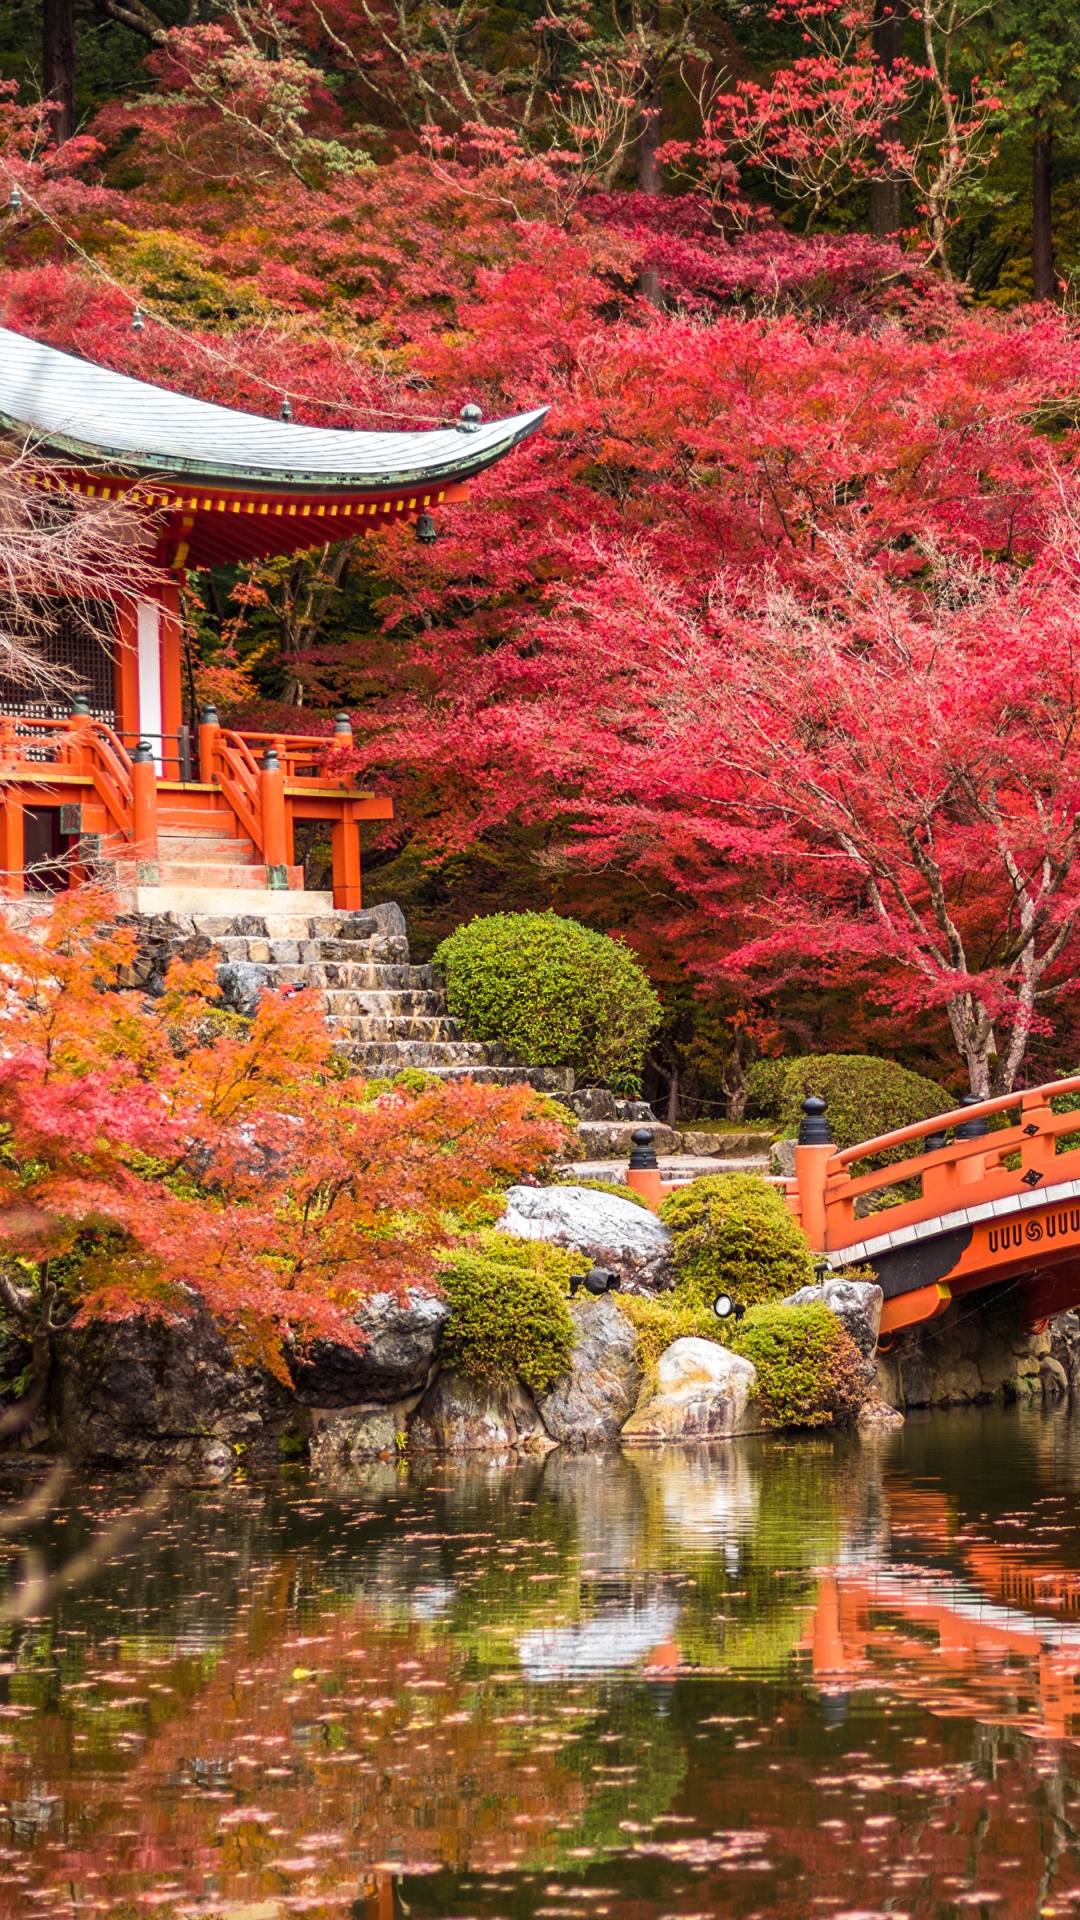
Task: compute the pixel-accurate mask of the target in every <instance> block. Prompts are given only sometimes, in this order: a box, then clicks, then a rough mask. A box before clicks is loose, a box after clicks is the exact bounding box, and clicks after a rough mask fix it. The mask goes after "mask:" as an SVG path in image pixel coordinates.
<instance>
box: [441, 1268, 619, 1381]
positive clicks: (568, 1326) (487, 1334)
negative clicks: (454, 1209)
mask: <svg viewBox="0 0 1080 1920" xmlns="http://www.w3.org/2000/svg"><path fill="white" fill-rule="evenodd" d="M588 1266H589V1262H588V1260H587V1259H586V1258H585V1256H584V1255H582V1254H578V1253H566V1252H564V1251H563V1249H562V1248H561V1247H552V1246H548V1245H547V1243H546V1242H545V1241H543V1240H515V1239H513V1238H512V1237H511V1236H510V1235H509V1234H505V1233H496V1232H494V1231H490V1232H487V1233H480V1234H477V1235H476V1236H475V1238H474V1239H473V1240H472V1241H471V1242H470V1244H469V1245H468V1246H465V1247H460V1248H458V1249H456V1250H455V1252H454V1253H453V1254H452V1256H451V1258H450V1261H449V1263H448V1265H447V1266H446V1267H445V1268H444V1270H443V1272H442V1274H441V1275H440V1285H441V1289H442V1293H443V1296H444V1298H445V1300H446V1302H447V1305H448V1306H449V1308H450V1319H449V1321H448V1323H447V1328H446V1337H445V1342H444V1349H443V1351H444V1357H445V1358H446V1359H448V1360H449V1361H450V1362H451V1364H452V1365H454V1366H458V1367H461V1368H462V1370H463V1371H464V1372H465V1373H467V1374H470V1375H471V1376H472V1378H473V1379H474V1380H480V1381H482V1382H483V1383H484V1385H485V1386H489V1387H507V1386H509V1385H510V1383H511V1382H512V1381H513V1380H514V1379H518V1380H523V1381H524V1382H525V1385H526V1386H527V1387H529V1388H531V1389H532V1391H533V1392H534V1393H537V1392H543V1391H544V1389H545V1388H547V1387H550V1385H551V1383H552V1381H553V1380H557V1379H558V1377H559V1375H560V1374H561V1373H565V1372H566V1371H567V1370H568V1368H569V1365H570V1354H571V1350H572V1348H573V1345H574V1323H573V1320H572V1319H571V1317H570V1305H569V1300H568V1297H567V1295H568V1289H569V1283H570V1279H571V1276H572V1275H573V1274H575V1273H584V1272H586V1271H587V1269H588Z"/></svg>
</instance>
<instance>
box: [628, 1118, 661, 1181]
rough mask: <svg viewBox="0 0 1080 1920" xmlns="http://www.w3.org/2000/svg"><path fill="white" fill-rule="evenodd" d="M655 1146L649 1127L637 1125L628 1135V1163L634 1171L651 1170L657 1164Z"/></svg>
mask: <svg viewBox="0 0 1080 1920" xmlns="http://www.w3.org/2000/svg"><path fill="white" fill-rule="evenodd" d="M657 1164H658V1163H657V1158H656V1148H655V1147H654V1146H653V1135H652V1128H651V1127H638V1128H637V1130H636V1132H634V1133H632V1134H631V1135H630V1165H631V1167H632V1168H633V1169H634V1171H635V1172H643V1171H646V1170H652V1169H653V1168H655V1167H656V1166H657Z"/></svg>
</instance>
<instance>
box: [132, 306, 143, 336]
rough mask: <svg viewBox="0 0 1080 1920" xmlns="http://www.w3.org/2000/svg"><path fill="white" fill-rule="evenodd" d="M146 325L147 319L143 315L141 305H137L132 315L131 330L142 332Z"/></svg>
mask: <svg viewBox="0 0 1080 1920" xmlns="http://www.w3.org/2000/svg"><path fill="white" fill-rule="evenodd" d="M145 326H146V321H145V320H144V319H143V317H142V309H141V308H140V307H136V309H135V311H134V313H133V314H132V316H131V331H132V333H142V331H143V329H144V328H145Z"/></svg>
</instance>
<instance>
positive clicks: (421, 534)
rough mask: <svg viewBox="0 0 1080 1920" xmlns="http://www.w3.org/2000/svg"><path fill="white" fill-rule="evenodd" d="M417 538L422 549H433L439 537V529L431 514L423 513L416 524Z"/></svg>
mask: <svg viewBox="0 0 1080 1920" xmlns="http://www.w3.org/2000/svg"><path fill="white" fill-rule="evenodd" d="M416 537H417V539H418V540H419V542H420V545H421V546H422V547H433V546H434V545H435V542H436V540H437V539H438V537H439V529H438V528H437V526H436V525H435V522H434V520H433V519H432V517H431V515H430V513H422V514H420V516H419V517H418V519H417V522H416Z"/></svg>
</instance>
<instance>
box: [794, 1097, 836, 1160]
mask: <svg viewBox="0 0 1080 1920" xmlns="http://www.w3.org/2000/svg"><path fill="white" fill-rule="evenodd" d="M827 1105H828V1102H827V1101H825V1100H823V1099H822V1098H821V1096H820V1094H817V1093H810V1094H807V1096H806V1099H805V1100H804V1101H803V1103H802V1115H803V1117H802V1119H801V1120H800V1121H799V1137H798V1141H797V1143H796V1144H797V1145H798V1146H800V1147H831V1146H834V1145H835V1142H834V1140H833V1137H832V1134H831V1133H830V1131H829V1123H828V1121H827V1120H826V1118H825V1108H826V1106H827Z"/></svg>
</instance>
